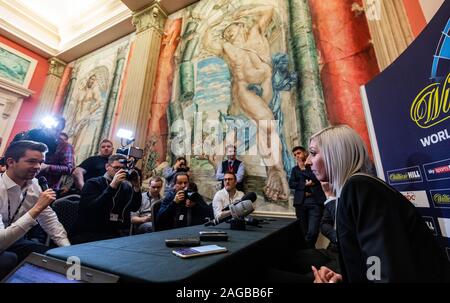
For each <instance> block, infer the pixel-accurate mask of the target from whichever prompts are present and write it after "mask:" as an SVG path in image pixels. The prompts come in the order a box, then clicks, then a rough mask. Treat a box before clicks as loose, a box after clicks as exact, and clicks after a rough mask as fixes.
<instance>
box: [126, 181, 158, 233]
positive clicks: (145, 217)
mask: <svg viewBox="0 0 450 303" xmlns="http://www.w3.org/2000/svg"><path fill="white" fill-rule="evenodd" d="M149 184H150V187H149V190H148V192H146V193H142V203H141V208H139V210H138V211H137V212H132V213H131V223H132V224H134V225H135V226H136V227H137V233H138V234H143V233H149V232H152V231H153V226H152V222H151V221H152V216H153V215H155V216H156V214H152V212H151V209H152V205H153V203H155V202H156V201H158V200H161V188H162V186H163V180H162V179H161V177H158V176H155V177H152V178H151V179H150V182H149Z"/></svg>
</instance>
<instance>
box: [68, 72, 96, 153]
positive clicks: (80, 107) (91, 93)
mask: <svg viewBox="0 0 450 303" xmlns="http://www.w3.org/2000/svg"><path fill="white" fill-rule="evenodd" d="M75 100H76V108H75V111H74V113H73V114H74V119H73V120H72V121H71V122H72V123H71V128H72V140H73V141H72V144H73V145H74V146H75V147H79V146H78V144H77V143H78V142H79V141H80V139H81V140H82V138H83V133H84V132H85V128H86V127H87V126H88V123H89V120H90V119H91V118H92V116H93V115H94V113H95V112H96V111H97V110H98V109H99V108H100V106H101V100H102V98H101V93H100V88H99V86H98V84H97V76H96V75H95V74H92V75H91V76H89V78H88V80H87V82H86V84H85V85H84V86H83V87H82V88H81V89H80V90H79V93H78V95H77V96H76V98H75Z"/></svg>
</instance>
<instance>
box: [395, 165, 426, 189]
mask: <svg viewBox="0 0 450 303" xmlns="http://www.w3.org/2000/svg"><path fill="white" fill-rule="evenodd" d="M387 180H388V182H389V184H391V185H396V184H406V183H416V182H422V175H421V173H420V168H419V166H413V167H406V168H401V169H395V170H390V171H388V172H387Z"/></svg>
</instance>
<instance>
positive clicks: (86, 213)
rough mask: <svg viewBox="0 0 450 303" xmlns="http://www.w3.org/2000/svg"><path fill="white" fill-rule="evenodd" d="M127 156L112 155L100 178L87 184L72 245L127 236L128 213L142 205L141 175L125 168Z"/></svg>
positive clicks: (82, 195) (82, 193) (83, 192)
mask: <svg viewBox="0 0 450 303" xmlns="http://www.w3.org/2000/svg"><path fill="white" fill-rule="evenodd" d="M127 163H128V162H127V157H126V156H124V155H112V156H110V157H109V159H108V164H106V173H105V174H104V175H103V176H102V177H97V178H92V179H90V180H88V181H86V183H85V185H84V187H83V190H82V192H81V200H80V210H79V215H78V229H79V231H80V232H81V233H80V234H79V235H78V236H76V237H74V239H73V242H76V243H83V242H90V241H98V240H104V239H110V238H116V237H120V236H124V235H128V233H129V229H130V212H132V211H137V210H138V209H139V207H140V206H141V202H142V194H141V182H140V176H139V174H138V173H137V172H136V171H135V170H133V169H132V170H128V169H127Z"/></svg>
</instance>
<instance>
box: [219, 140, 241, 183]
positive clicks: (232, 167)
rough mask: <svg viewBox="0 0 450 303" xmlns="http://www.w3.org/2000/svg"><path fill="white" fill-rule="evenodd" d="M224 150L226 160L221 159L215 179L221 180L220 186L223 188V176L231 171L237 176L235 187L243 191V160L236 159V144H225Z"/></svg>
mask: <svg viewBox="0 0 450 303" xmlns="http://www.w3.org/2000/svg"><path fill="white" fill-rule="evenodd" d="M226 151H227V160H224V161H222V163H221V164H220V165H219V166H218V167H217V173H216V179H217V180H219V181H222V187H221V188H223V177H224V175H225V173H227V172H232V173H233V174H235V175H236V178H237V185H236V189H237V190H240V191H244V173H245V167H244V162H242V161H239V160H238V159H236V146H234V145H227V147H226Z"/></svg>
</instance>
